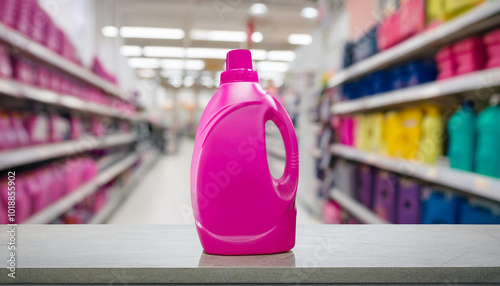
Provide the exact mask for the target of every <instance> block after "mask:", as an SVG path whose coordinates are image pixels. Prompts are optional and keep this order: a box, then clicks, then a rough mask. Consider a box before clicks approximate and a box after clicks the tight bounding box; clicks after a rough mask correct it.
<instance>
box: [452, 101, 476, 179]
mask: <svg viewBox="0 0 500 286" xmlns="http://www.w3.org/2000/svg"><path fill="white" fill-rule="evenodd" d="M475 135H476V113H475V112H474V108H473V105H472V102H470V101H465V102H464V103H463V104H462V108H461V109H460V110H459V111H457V112H455V114H453V115H452V116H451V118H450V120H449V121H448V136H449V139H448V157H449V159H450V166H451V167H452V168H455V169H460V170H464V171H472V170H473V169H474V149H475V139H476V138H475Z"/></svg>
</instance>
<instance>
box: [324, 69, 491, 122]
mask: <svg viewBox="0 0 500 286" xmlns="http://www.w3.org/2000/svg"><path fill="white" fill-rule="evenodd" d="M496 86H500V68H494V69H488V70H482V71H478V72H474V73H470V74H466V75H462V76H457V77H453V78H450V79H446V80H443V81H436V82H430V83H426V84H421V85H417V86H413V87H409V88H403V89H398V90H394V91H390V92H385V93H380V94H375V95H372V96H367V97H363V98H360V99H355V100H348V101H344V102H339V103H336V104H334V105H333V106H332V109H331V111H332V113H334V114H347V113H352V112H359V111H363V110H370V109H376V108H382V107H388V106H393V105H397V104H404V103H410V102H417V101H421V100H426V99H432V98H441V97H445V96H449V95H454V94H459V93H464V92H469V91H473V90H481V89H486V88H491V87H496Z"/></svg>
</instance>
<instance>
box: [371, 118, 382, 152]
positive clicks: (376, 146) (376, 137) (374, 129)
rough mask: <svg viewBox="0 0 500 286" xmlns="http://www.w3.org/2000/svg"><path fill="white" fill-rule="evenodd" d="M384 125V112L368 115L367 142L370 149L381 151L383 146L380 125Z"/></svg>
mask: <svg viewBox="0 0 500 286" xmlns="http://www.w3.org/2000/svg"><path fill="white" fill-rule="evenodd" d="M383 125H384V114H383V113H374V114H372V115H370V133H369V144H370V151H373V152H381V150H382V146H383V143H382V142H383V139H382V127H383Z"/></svg>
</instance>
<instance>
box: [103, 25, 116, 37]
mask: <svg viewBox="0 0 500 286" xmlns="http://www.w3.org/2000/svg"><path fill="white" fill-rule="evenodd" d="M101 33H102V35H103V36H104V37H110V38H111V37H116V36H118V28H117V27H115V26H104V27H102V30H101Z"/></svg>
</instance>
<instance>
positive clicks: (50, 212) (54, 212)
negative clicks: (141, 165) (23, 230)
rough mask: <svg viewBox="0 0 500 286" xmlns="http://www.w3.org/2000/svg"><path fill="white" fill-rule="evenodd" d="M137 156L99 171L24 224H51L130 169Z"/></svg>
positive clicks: (134, 155)
mask: <svg viewBox="0 0 500 286" xmlns="http://www.w3.org/2000/svg"><path fill="white" fill-rule="evenodd" d="M138 158H139V154H137V153H133V154H130V155H128V156H127V157H125V158H124V159H122V160H120V161H118V162H117V163H116V164H114V165H112V166H111V167H109V168H107V169H105V170H103V171H99V174H98V175H97V176H96V177H95V178H94V179H93V180H91V181H90V182H87V183H85V184H83V185H82V186H80V187H79V188H78V189H76V190H74V191H73V192H71V193H69V194H67V195H66V196H65V197H63V198H61V199H59V200H58V201H56V202H55V203H53V204H51V205H50V206H48V207H46V208H45V209H43V210H41V211H40V212H38V213H36V214H34V215H33V216H31V217H30V218H28V219H27V220H26V221H25V222H24V223H25V224H41V223H42V224H43V223H51V222H52V221H54V220H56V219H57V218H58V217H60V216H61V215H63V214H64V213H65V212H67V211H68V210H70V209H71V208H72V207H73V206H74V205H76V204H77V203H79V202H81V201H82V200H83V199H85V198H86V197H87V196H89V195H91V194H92V193H94V192H95V191H97V190H98V188H99V187H101V186H103V185H105V184H106V183H108V182H109V181H111V180H112V179H113V178H115V177H116V176H118V175H119V174H120V173H122V172H123V171H125V170H126V169H128V168H130V167H131V166H132V165H133V164H135V162H137V160H138Z"/></svg>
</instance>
